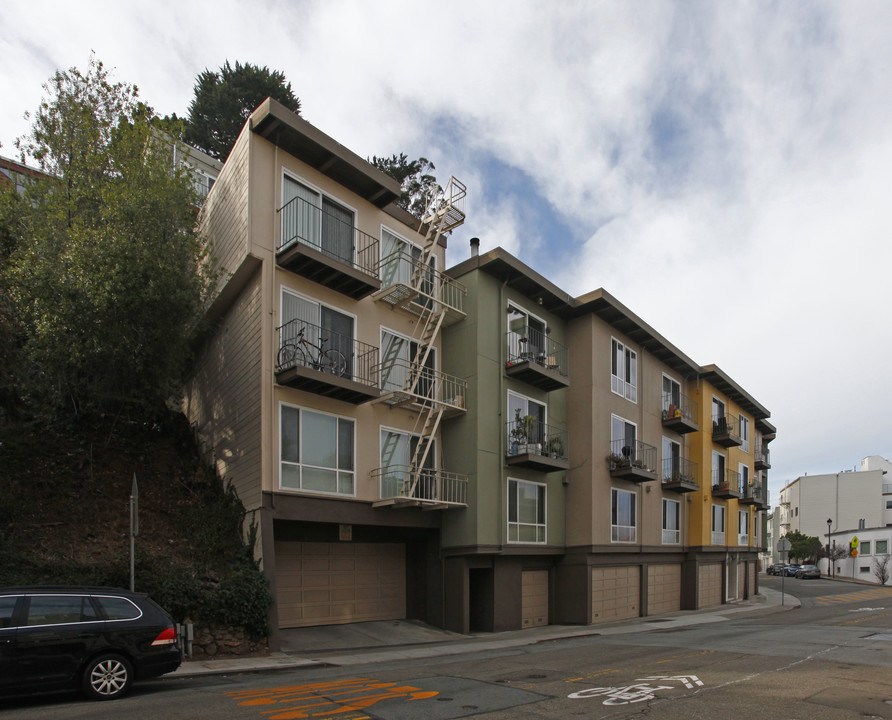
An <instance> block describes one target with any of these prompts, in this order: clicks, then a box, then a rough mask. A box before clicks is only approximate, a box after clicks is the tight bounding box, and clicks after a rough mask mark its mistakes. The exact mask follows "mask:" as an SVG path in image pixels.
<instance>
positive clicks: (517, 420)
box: [509, 409, 527, 455]
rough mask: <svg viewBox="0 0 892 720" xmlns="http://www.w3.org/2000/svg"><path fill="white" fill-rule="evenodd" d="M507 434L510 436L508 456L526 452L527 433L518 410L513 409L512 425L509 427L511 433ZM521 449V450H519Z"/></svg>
mask: <svg viewBox="0 0 892 720" xmlns="http://www.w3.org/2000/svg"><path fill="white" fill-rule="evenodd" d="M509 434H510V435H511V447H510V448H509V454H510V455H517V454H519V453H521V452H526V444H527V431H526V425H525V423H524V419H523V418H522V417H521V416H520V410H519V409H515V411H514V425H513V426H512V427H511V432H510V433H509ZM521 448H523V450H521Z"/></svg>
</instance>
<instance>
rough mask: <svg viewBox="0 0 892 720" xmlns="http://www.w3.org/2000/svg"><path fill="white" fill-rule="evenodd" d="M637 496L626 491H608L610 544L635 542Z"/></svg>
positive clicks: (636, 539)
mask: <svg viewBox="0 0 892 720" xmlns="http://www.w3.org/2000/svg"><path fill="white" fill-rule="evenodd" d="M637 499H638V498H637V495H636V494H635V493H633V492H629V491H628V490H616V489H613V490H611V491H610V539H611V541H612V542H637V541H638V531H637V523H636V515H635V502H636V500H637Z"/></svg>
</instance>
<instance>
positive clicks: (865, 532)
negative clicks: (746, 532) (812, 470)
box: [770, 455, 892, 582]
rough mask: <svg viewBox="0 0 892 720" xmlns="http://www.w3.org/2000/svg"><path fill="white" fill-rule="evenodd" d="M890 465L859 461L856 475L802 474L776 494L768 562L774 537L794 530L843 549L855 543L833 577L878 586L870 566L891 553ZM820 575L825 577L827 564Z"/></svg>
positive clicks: (881, 460) (873, 460)
mask: <svg viewBox="0 0 892 720" xmlns="http://www.w3.org/2000/svg"><path fill="white" fill-rule="evenodd" d="M890 470H892V463H890V462H889V460H887V459H885V458H883V457H880V456H879V455H871V456H869V457H866V458H864V459H863V460H862V461H861V470H848V471H844V472H838V473H829V474H825V475H803V476H801V477H798V478H796V479H795V480H794V481H793V482H791V483H790V484H789V485H787V486H786V487H785V488H784V489H783V490H781V492H780V499H779V502H778V507H777V508H776V509H775V512H774V522H773V526H774V527H776V529H777V534H776V535H775V539H774V542H773V545H771V546H770V548H771V550H772V561H774V562H779V558H778V554H777V551H776V550H775V547H776V545H777V540H776V538H779V537H782V536H783V535H786V534H787V533H790V532H795V531H799V532H800V533H802V534H803V535H812V536H814V537H818V538H821V541H822V543H823V544H824V545H826V544H827V543H828V541H829V542H831V543H833V544H835V545H842V546H843V547H846V548H848V547H849V545H850V543H851V541H852V539H853V538H857V539H858V541H859V552H858V555H857V556H855V557H851V556H849V557H845V558H843V559H842V560H839V561H837V562H836V563H835V564H834V568H833V572H834V574H839V575H842V576H846V577H853V578H856V579H860V580H868V581H871V582H877V580H876V577H875V575H874V565H875V561H876V560H877V559H878V558H879V559H881V558H882V557H883V556H885V555H888V554H889V552H890V550H892V473H890V472H889V471H890ZM820 565H821V571H822V572H824V573H827V571H828V569H829V568H828V564H827V560H822V561H821V563H820Z"/></svg>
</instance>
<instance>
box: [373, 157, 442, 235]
mask: <svg viewBox="0 0 892 720" xmlns="http://www.w3.org/2000/svg"><path fill="white" fill-rule="evenodd" d="M369 162H371V163H372V165H374V166H375V167H376V168H378V169H379V170H381V171H382V172H385V173H387V174H388V175H390V177H392V178H393V179H394V180H396V181H397V182H398V183H399V184H400V186H401V187H402V194H401V195H400V198H399V200H397V201H396V204H397V205H398V206H399V207H401V208H403V210H407V211H409V212H410V213H412V214H413V215H414V216H415V217H417V218H419V219H420V218H421V217H422V215H423V214H424V211H425V210H426V209H427V206H428V204H429V203H430V201H431V199H432V198H433V197H434V196H436V195H437V193H439V192H440V191H441V190H442V188H441V187H440V186H439V185H438V184H437V178H436V177H434V176H433V175H432V174H431V171H432V170H436V168H435V167H434V164H433V163H432V162H431V161H430V160H428V159H427V158H423V157H422V158H418V159H417V160H409V158H408V156H407V155H406V154H405V153H400V154H399V155H391V156H390V157H389V158H385V157H380V158H379V157H378V156H376V155H375V156H372V159H371V160H370V161H369Z"/></svg>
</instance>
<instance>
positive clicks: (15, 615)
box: [0, 586, 182, 700]
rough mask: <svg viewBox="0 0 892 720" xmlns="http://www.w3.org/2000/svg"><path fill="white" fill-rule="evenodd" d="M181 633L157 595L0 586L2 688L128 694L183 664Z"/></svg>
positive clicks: (98, 695)
mask: <svg viewBox="0 0 892 720" xmlns="http://www.w3.org/2000/svg"><path fill="white" fill-rule="evenodd" d="M181 659H182V658H181V655H180V648H179V645H178V644H177V631H176V625H175V624H174V622H173V620H172V619H171V617H170V616H169V615H168V614H167V613H166V612H165V611H164V610H163V609H162V608H161V607H160V606H159V605H158V604H156V603H155V602H154V601H153V600H151V598H149V597H148V596H147V595H144V594H141V593H132V592H128V591H127V590H121V589H118V588H100V587H72V586H28V587H5V588H0V694H4V695H30V694H34V693H45V692H53V691H61V690H76V689H78V688H80V689H81V690H82V691H83V692H84V694H85V695H87V697H90V698H93V699H95V700H112V699H114V698H118V697H121V696H122V695H124V694H125V693H126V692H127V691H128V690H129V689H130V686H131V684H132V683H133V682H134V681H136V680H145V679H147V678H152V677H158V676H159V675H164V674H165V673H169V672H172V671H174V670H176V669H177V668H178V667H179V666H180V662H181Z"/></svg>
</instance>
